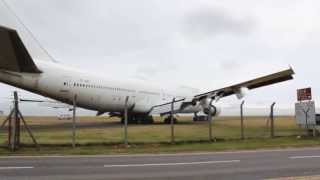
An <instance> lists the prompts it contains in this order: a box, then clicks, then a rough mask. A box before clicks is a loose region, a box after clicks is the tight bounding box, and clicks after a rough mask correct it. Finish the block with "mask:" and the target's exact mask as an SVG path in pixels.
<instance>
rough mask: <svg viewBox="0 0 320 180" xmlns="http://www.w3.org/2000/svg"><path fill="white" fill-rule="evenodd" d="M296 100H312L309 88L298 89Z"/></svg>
mask: <svg viewBox="0 0 320 180" xmlns="http://www.w3.org/2000/svg"><path fill="white" fill-rule="evenodd" d="M297 93H298V101H310V100H312V93H311V88H306V89H298V91H297Z"/></svg>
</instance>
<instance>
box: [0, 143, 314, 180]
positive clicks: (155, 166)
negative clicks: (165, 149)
mask: <svg viewBox="0 0 320 180" xmlns="http://www.w3.org/2000/svg"><path fill="white" fill-rule="evenodd" d="M317 175H320V148H306V149H287V150H265V151H242V152H225V153H197V154H177V155H132V156H131V155H128V156H87V157H86V156H69V157H68V156H66V157H62V156H52V157H0V179H1V180H13V179H22V180H23V179H28V180H29V179H32V180H57V179H71V180H72V179H77V180H88V179H90V180H93V179H101V180H102V179H103V180H105V179H112V180H118V179H146V180H147V179H152V180H158V179H181V180H185V179H195V180H199V179H210V180H211V179H219V180H220V179H233V180H236V179H245V180H248V179H269V178H279V177H297V176H314V177H315V176H317ZM317 177H319V176H317ZM319 178H320V177H319Z"/></svg>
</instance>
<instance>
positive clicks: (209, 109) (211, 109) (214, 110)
mask: <svg viewBox="0 0 320 180" xmlns="http://www.w3.org/2000/svg"><path fill="white" fill-rule="evenodd" d="M210 102H211V99H205V100H203V101H202V102H201V105H202V108H203V113H205V114H206V115H209V113H211V115H212V116H218V115H219V114H220V113H221V108H218V107H217V106H214V105H213V104H210Z"/></svg>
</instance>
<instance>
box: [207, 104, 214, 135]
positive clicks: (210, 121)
mask: <svg viewBox="0 0 320 180" xmlns="http://www.w3.org/2000/svg"><path fill="white" fill-rule="evenodd" d="M213 100H214V99H211V100H210V104H209V114H208V124H209V141H213V135H212V112H211V104H212V102H213Z"/></svg>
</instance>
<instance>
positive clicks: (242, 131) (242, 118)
mask: <svg viewBox="0 0 320 180" xmlns="http://www.w3.org/2000/svg"><path fill="white" fill-rule="evenodd" d="M244 103H245V101H242V103H241V105H240V115H241V139H242V140H244V117H243V106H244Z"/></svg>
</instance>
